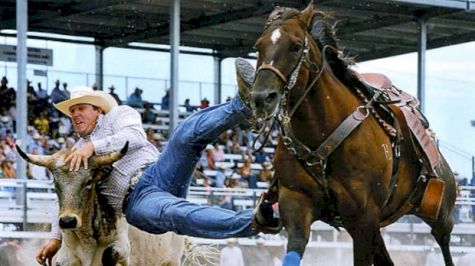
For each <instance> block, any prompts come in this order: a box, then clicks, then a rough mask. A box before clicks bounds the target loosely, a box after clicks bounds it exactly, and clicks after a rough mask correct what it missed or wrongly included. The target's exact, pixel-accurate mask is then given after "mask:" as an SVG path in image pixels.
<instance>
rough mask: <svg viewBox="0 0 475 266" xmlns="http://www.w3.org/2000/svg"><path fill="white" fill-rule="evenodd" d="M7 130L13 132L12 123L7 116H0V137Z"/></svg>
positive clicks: (4, 134)
mask: <svg viewBox="0 0 475 266" xmlns="http://www.w3.org/2000/svg"><path fill="white" fill-rule="evenodd" d="M7 131H10V132H13V123H12V121H11V119H10V117H9V116H7V115H2V116H0V137H5V136H6V135H7Z"/></svg>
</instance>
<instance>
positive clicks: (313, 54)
mask: <svg viewBox="0 0 475 266" xmlns="http://www.w3.org/2000/svg"><path fill="white" fill-rule="evenodd" d="M326 21H327V19H326V15H325V14H323V13H322V12H317V11H315V10H314V8H313V3H311V4H310V5H309V6H308V7H307V8H306V9H305V10H303V11H302V12H300V11H298V10H295V9H292V8H280V7H277V8H276V9H275V10H274V11H273V12H272V14H271V15H270V17H269V20H268V21H267V24H266V26H265V29H264V32H263V33H262V35H261V36H260V37H259V39H258V40H257V42H256V45H255V47H256V49H257V52H258V61H257V66H258V69H257V72H256V77H255V80H254V83H253V85H252V88H249V89H250V104H251V108H252V109H253V113H254V115H255V116H256V117H257V118H260V119H263V120H270V119H273V118H275V119H276V120H277V122H278V124H279V127H280V129H281V139H280V142H279V144H278V146H277V149H276V154H275V161H274V165H275V168H276V169H275V170H276V173H275V178H276V180H277V184H278V185H277V187H278V200H279V202H280V214H281V224H282V225H283V226H284V227H285V228H286V230H287V231H288V238H289V239H288V244H287V254H286V256H285V258H284V265H299V264H300V260H301V258H302V255H303V253H304V250H305V246H306V244H307V242H308V238H309V234H310V225H311V224H312V223H313V222H314V221H317V220H322V221H324V222H327V223H329V224H331V225H333V226H335V227H343V228H345V229H346V230H347V231H348V232H349V234H350V235H351V236H352V238H353V241H354V245H353V252H354V264H355V265H372V264H374V265H393V262H392V260H391V258H390V256H389V254H388V251H387V249H386V247H385V244H384V241H383V239H382V237H381V234H380V231H379V230H380V228H381V227H383V226H386V225H387V224H390V223H393V222H394V221H396V220H397V219H398V218H400V217H401V216H403V215H405V214H415V215H417V216H419V217H421V218H422V219H423V220H424V221H425V222H426V223H427V224H428V225H429V226H430V227H431V228H432V231H431V233H432V235H433V236H434V237H435V239H436V241H437V243H438V244H439V245H440V247H441V248H442V252H443V255H444V260H445V264H446V265H453V262H452V257H451V254H450V249H449V242H450V234H451V232H452V228H453V220H452V212H453V206H454V202H455V197H456V190H455V181H454V177H453V174H452V172H451V170H450V168H449V166H448V164H447V162H446V161H445V160H444V159H443V157H442V156H441V155H440V153H439V151H438V150H437V149H436V155H437V156H438V158H439V163H438V164H437V166H436V167H433V168H432V171H427V167H424V165H427V160H424V162H425V163H421V162H422V161H421V158H422V157H421V156H420V154H421V153H423V152H424V151H423V150H422V149H421V148H420V146H417V144H415V143H416V142H415V141H414V136H412V135H411V133H410V131H408V130H407V128H406V130H403V126H401V125H399V126H398V124H397V122H394V119H392V118H391V117H392V116H393V115H392V113H391V112H390V111H388V110H387V109H388V108H387V107H388V106H389V105H390V103H393V104H394V102H391V101H389V100H387V99H386V101H384V100H382V99H384V97H382V96H381V94H378V93H375V92H374V91H373V93H371V91H372V90H370V89H369V87H368V85H366V84H365V83H363V82H362V81H360V79H359V77H358V75H357V74H356V73H355V72H353V71H352V70H351V69H349V68H348V63H347V62H346V61H345V60H344V59H342V57H341V52H340V50H339V49H338V46H337V43H336V38H335V36H334V34H333V31H332V28H331V27H330V26H328V23H327V22H326ZM391 121H392V122H391ZM399 128H400V130H399ZM337 129H338V130H337ZM425 131H426V130H425V129H424V132H425ZM427 172H429V174H430V173H431V172H432V174H433V176H435V177H432V178H431V180H436V181H437V180H439V181H438V182H440V183H445V186H443V187H442V188H443V189H441V190H439V192H440V193H439V194H438V197H436V200H437V199H438V204H436V206H437V207H438V208H436V209H437V211H436V215H435V216H434V217H432V218H430V217H427V215H422V211H421V207H422V203H421V202H422V199H423V197H425V196H426V193H425V192H426V191H427V190H426V187H428V185H427V184H428V183H430V182H427V180H428V179H429V178H428V175H426V174H428V173H427ZM435 194H437V193H435Z"/></svg>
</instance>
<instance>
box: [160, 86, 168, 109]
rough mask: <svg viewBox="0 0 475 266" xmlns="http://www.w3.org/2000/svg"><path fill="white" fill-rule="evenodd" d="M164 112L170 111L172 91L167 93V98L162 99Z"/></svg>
mask: <svg viewBox="0 0 475 266" xmlns="http://www.w3.org/2000/svg"><path fill="white" fill-rule="evenodd" d="M161 105H162V110H169V109H170V90H169V89H167V90H166V91H165V96H163V97H162V104H161Z"/></svg>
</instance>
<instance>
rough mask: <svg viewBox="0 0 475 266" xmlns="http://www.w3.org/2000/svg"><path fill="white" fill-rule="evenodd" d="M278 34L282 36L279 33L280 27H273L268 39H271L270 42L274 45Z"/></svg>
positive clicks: (278, 37)
mask: <svg viewBox="0 0 475 266" xmlns="http://www.w3.org/2000/svg"><path fill="white" fill-rule="evenodd" d="M280 36H282V34H281V33H280V28H277V29H275V30H274V31H273V32H272V35H271V36H270V40H271V41H272V44H274V45H275V44H276V43H277V41H278V40H279V39H280Z"/></svg>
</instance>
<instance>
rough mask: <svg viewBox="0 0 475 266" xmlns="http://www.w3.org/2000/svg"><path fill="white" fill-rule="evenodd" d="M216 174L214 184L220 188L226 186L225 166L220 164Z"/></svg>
mask: <svg viewBox="0 0 475 266" xmlns="http://www.w3.org/2000/svg"><path fill="white" fill-rule="evenodd" d="M216 169H217V171H216V175H215V176H214V186H215V187H218V188H222V187H224V181H225V180H226V174H225V172H224V171H225V170H226V169H224V167H221V166H218V167H217V168H216Z"/></svg>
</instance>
